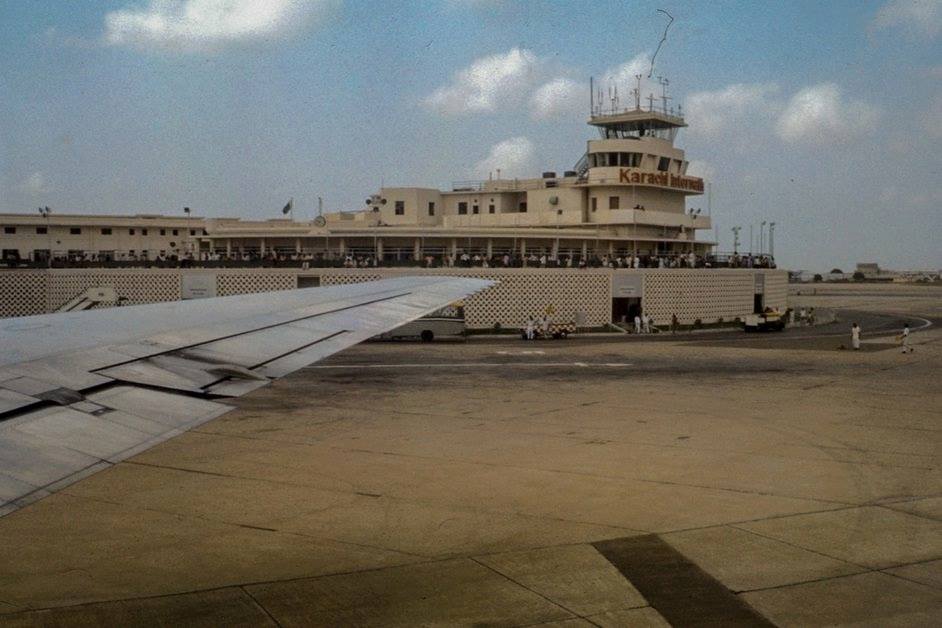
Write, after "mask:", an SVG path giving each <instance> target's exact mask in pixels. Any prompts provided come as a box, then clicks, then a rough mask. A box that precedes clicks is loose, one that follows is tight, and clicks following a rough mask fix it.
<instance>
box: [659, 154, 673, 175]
mask: <svg viewBox="0 0 942 628" xmlns="http://www.w3.org/2000/svg"><path fill="white" fill-rule="evenodd" d="M670 167H671V158H670V157H661V158H660V159H659V160H658V162H657V169H658V170H660V171H661V172H667V170H668V168H670Z"/></svg>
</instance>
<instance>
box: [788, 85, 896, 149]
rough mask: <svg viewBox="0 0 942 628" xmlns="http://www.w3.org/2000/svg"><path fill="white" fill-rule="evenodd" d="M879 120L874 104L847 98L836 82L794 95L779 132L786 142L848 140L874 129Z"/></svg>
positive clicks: (807, 88) (809, 88) (816, 86)
mask: <svg viewBox="0 0 942 628" xmlns="http://www.w3.org/2000/svg"><path fill="white" fill-rule="evenodd" d="M878 117H879V111H878V110H877V109H876V108H875V107H873V106H872V105H868V104H867V103H864V102H862V101H859V100H853V99H846V98H844V97H843V95H842V94H841V88H840V87H838V86H837V85H835V84H834V83H821V84H819V85H814V86H812V87H806V88H804V89H802V90H801V91H799V92H798V93H797V94H795V95H794V96H792V98H791V100H790V101H789V103H788V105H787V106H786V107H785V110H784V111H783V112H782V114H781V115H780V116H779V118H778V120H777V121H776V124H775V130H776V132H777V133H778V136H779V137H780V138H782V139H783V140H785V141H786V142H802V141H805V142H826V141H833V140H844V139H848V138H850V137H852V136H855V135H859V134H860V133H863V132H865V131H866V130H868V129H870V128H872V127H873V126H874V124H875V123H876V121H877V118H878Z"/></svg>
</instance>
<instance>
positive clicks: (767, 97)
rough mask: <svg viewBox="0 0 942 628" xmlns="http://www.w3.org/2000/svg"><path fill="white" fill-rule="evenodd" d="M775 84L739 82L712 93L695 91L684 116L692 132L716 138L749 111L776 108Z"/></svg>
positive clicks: (689, 97) (689, 98)
mask: <svg viewBox="0 0 942 628" xmlns="http://www.w3.org/2000/svg"><path fill="white" fill-rule="evenodd" d="M777 92H778V86H776V85H775V84H774V83H736V84H734V85H729V86H728V87H726V88H724V89H721V90H717V91H713V92H696V93H694V94H691V95H690V96H688V97H687V99H686V106H685V112H684V115H685V117H686V120H687V122H689V123H690V127H689V131H688V132H689V133H690V134H691V135H699V136H703V137H717V136H719V135H721V134H722V133H723V132H725V131H726V130H728V129H729V127H730V126H731V125H733V124H736V123H737V122H741V121H742V120H743V119H744V118H746V117H748V116H749V115H750V114H754V113H759V114H762V115H767V114H768V113H769V111H770V110H773V109H775V107H776V104H775V101H774V97H775V95H776V93H777Z"/></svg>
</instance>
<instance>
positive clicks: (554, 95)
mask: <svg viewBox="0 0 942 628" xmlns="http://www.w3.org/2000/svg"><path fill="white" fill-rule="evenodd" d="M585 96H586V91H585V87H584V86H583V85H581V84H580V83H578V82H576V81H574V80H572V79H568V78H557V79H553V80H552V81H550V82H548V83H545V84H543V85H541V86H540V87H539V88H538V89H537V90H536V91H535V92H533V96H531V97H530V115H531V117H533V118H534V119H536V120H546V119H548V118H555V117H557V116H559V115H562V114H570V113H573V112H576V111H578V110H579V109H580V106H581V105H583V104H584V103H583V101H584V100H585ZM585 108H586V110H587V111H588V105H587V104H586V105H585Z"/></svg>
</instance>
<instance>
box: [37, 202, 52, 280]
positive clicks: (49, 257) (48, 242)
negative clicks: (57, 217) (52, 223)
mask: <svg viewBox="0 0 942 628" xmlns="http://www.w3.org/2000/svg"><path fill="white" fill-rule="evenodd" d="M51 213H52V210H51V209H49V207H48V206H46V207H40V208H39V215H40V216H42V217H43V218H45V219H46V246H48V247H49V248H48V249H47V251H46V268H52V235H51V234H50V233H49V214H51Z"/></svg>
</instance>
